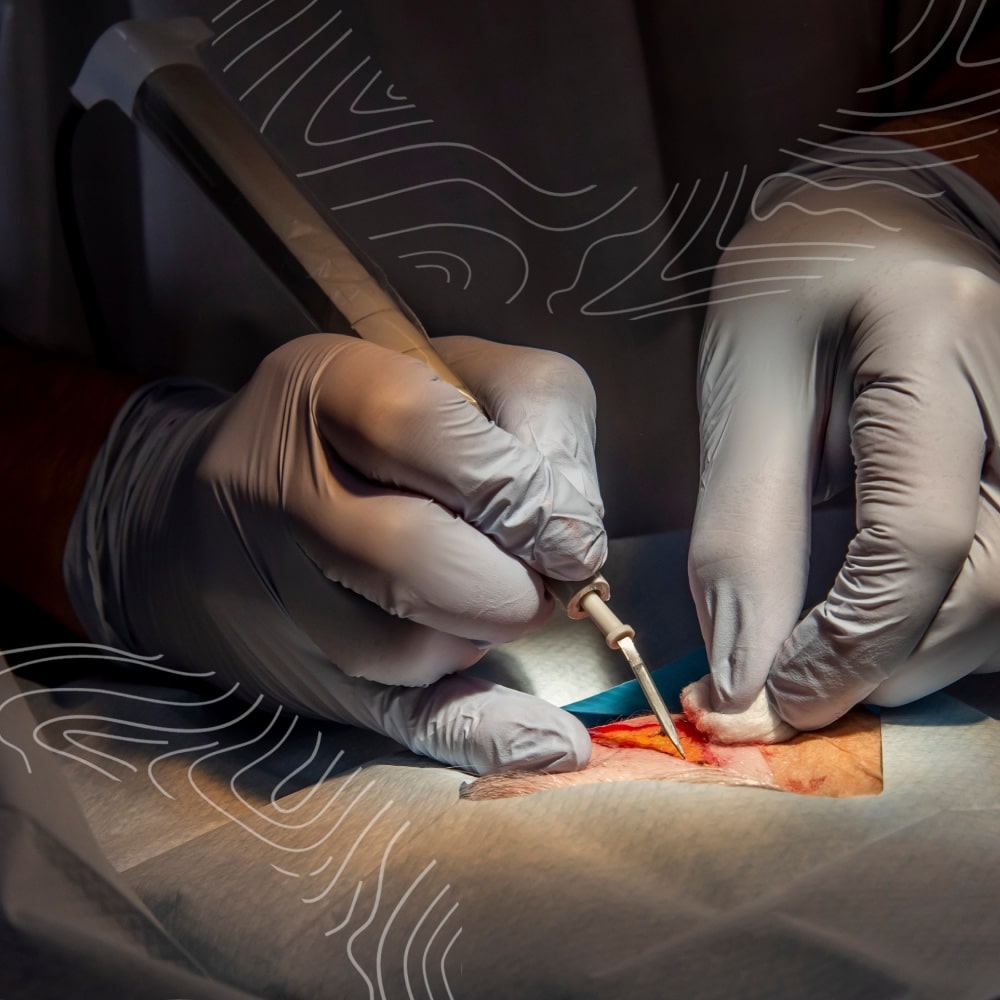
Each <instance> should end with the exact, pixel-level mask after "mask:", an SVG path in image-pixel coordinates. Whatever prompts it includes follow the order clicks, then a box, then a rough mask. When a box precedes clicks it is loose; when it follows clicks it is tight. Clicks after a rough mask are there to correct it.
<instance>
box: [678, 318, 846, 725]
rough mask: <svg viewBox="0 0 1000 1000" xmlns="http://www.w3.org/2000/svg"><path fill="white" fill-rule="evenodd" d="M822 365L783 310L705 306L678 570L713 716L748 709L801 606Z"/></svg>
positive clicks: (808, 336) (819, 351)
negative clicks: (691, 505) (685, 540)
mask: <svg viewBox="0 0 1000 1000" xmlns="http://www.w3.org/2000/svg"><path fill="white" fill-rule="evenodd" d="M827 364H828V361H827V359H826V357H825V354H824V346H823V345H822V344H820V343H819V342H818V340H817V336H816V332H815V331H810V329H809V326H808V323H807V322H806V323H803V321H802V318H801V316H799V315H797V310H796V309H790V308H789V304H788V303H785V302H783V301H769V302H765V301H763V300H761V299H750V300H747V301H745V302H740V303H736V304H732V305H726V306H722V307H720V308H713V309H711V310H710V313H709V317H708V321H707V324H706V329H705V334H704V337H703V341H702V350H701V361H700V371H699V384H700V393H701V399H700V403H701V448H702V452H701V489H700V493H699V497H698V506H697V511H696V514H695V521H694V527H693V531H692V537H691V548H690V552H689V559H688V570H689V578H690V583H691V591H692V595H693V597H694V600H695V604H696V607H697V610H698V617H699V621H700V623H701V629H702V635H703V637H704V639H705V644H706V647H707V650H708V655H709V663H710V666H711V671H712V704H713V708H714V709H715V710H716V711H719V712H736V713H739V712H743V711H745V710H746V709H748V708H749V706H750V704H751V703H752V702H753V700H754V699H755V698H756V697H757V696H758V694H759V692H760V690H761V688H762V687H763V685H764V682H765V679H766V677H767V674H768V671H769V670H770V668H771V663H772V661H773V658H774V656H775V654H776V652H777V651H778V649H779V647H780V645H781V643H782V641H783V640H784V639H785V638H786V637H787V636H788V634H789V632H790V631H791V630H792V628H793V627H794V625H795V622H796V621H797V619H798V616H799V613H800V612H801V609H802V601H803V597H804V594H805V585H806V578H807V571H808V561H809V530H810V506H811V491H812V482H813V476H814V469H815V466H816V463H817V461H818V455H819V450H820V442H821V438H822V427H821V414H822V413H823V412H824V410H825V393H826V391H827V389H826V385H827V382H828V379H827V375H826V366H827Z"/></svg>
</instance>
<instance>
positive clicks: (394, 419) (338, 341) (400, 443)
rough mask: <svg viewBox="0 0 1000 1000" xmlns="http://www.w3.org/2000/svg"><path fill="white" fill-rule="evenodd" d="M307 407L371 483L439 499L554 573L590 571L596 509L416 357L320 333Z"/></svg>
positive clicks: (600, 549) (599, 533)
mask: <svg viewBox="0 0 1000 1000" xmlns="http://www.w3.org/2000/svg"><path fill="white" fill-rule="evenodd" d="M329 341H330V342H331V343H330V344H329V346H328V351H327V357H326V360H325V363H324V365H323V368H322V371H321V373H320V374H319V377H318V378H317V380H316V383H315V390H314V400H313V404H312V405H313V413H314V416H315V419H316V421H317V424H318V426H319V429H320V431H321V433H322V435H323V437H324V439H325V440H326V441H327V442H328V444H329V445H330V446H331V447H332V448H333V449H334V450H335V451H336V452H337V454H338V455H339V456H340V457H341V458H342V459H343V460H344V461H346V462H347V463H349V464H350V465H351V466H352V467H353V468H355V469H356V470H357V471H359V472H360V473H361V474H362V475H364V476H366V477H367V478H368V479H371V480H373V481H375V482H378V483H382V484H385V485H390V486H394V487H396V488H398V489H403V490H409V491H412V492H416V493H419V494H422V495H424V496H427V497H429V498H431V499H433V500H436V501H438V502H439V503H441V504H443V505H444V506H445V507H447V508H448V509H450V510H451V511H453V512H454V513H456V514H458V515H459V516H461V517H462V518H463V519H464V520H466V521H468V522H469V523H470V524H472V525H474V526H475V527H476V528H478V529H479V530H480V531H482V532H484V533H485V534H487V535H489V536H490V537H491V538H493V539H494V540H495V541H496V542H497V543H498V544H499V545H500V546H501V547H502V548H503V549H505V550H506V551H507V552H509V553H511V554H512V555H515V556H517V557H519V558H521V559H523V560H524V561H525V562H526V563H527V564H528V565H530V566H531V567H532V568H534V569H536V570H538V571H539V572H541V573H544V574H546V575H548V576H552V577H554V578H556V579H582V578H584V577H586V576H589V575H591V574H592V573H594V572H596V571H597V569H599V568H600V566H601V565H602V564H603V561H604V557H605V554H606V536H605V532H604V528H603V525H602V523H601V519H600V517H599V515H598V513H597V512H596V511H595V509H594V507H593V505H592V504H591V503H590V502H589V501H588V500H587V498H586V497H585V496H584V495H583V494H582V493H581V491H580V490H578V489H577V488H576V487H575V486H574V485H573V484H572V483H571V482H570V481H569V480H568V479H567V478H566V477H565V476H564V475H562V474H561V473H560V472H559V470H558V469H557V468H556V467H555V465H554V463H553V462H552V461H550V460H549V459H548V458H547V457H546V456H545V455H544V454H542V452H541V451H540V450H539V449H538V448H537V447H535V446H533V445H532V444H531V443H526V442H524V441H522V440H519V439H518V438H517V437H515V436H514V435H513V434H511V433H509V432H508V431H506V430H505V429H503V428H502V427H500V426H498V425H497V424H495V423H493V422H491V421H490V420H488V419H487V418H486V417H484V416H483V415H482V414H481V413H480V412H479V411H478V410H476V408H475V407H473V406H470V405H469V403H468V402H467V401H466V400H465V399H464V398H463V397H462V395H461V394H460V393H459V392H458V391H457V390H456V389H455V388H454V387H453V386H450V385H447V384H446V383H444V382H442V381H441V380H439V379H438V378H437V377H436V376H435V375H434V374H433V373H432V372H431V371H430V370H429V369H428V368H427V366H425V365H424V364H422V363H421V362H419V361H415V360H414V359H411V358H408V357H405V356H403V355H399V354H395V353H393V352H390V351H386V350H384V349H383V348H380V347H377V346H375V345H373V344H368V343H365V342H363V341H357V340H352V339H348V338H329Z"/></svg>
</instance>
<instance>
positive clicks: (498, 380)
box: [81, 334, 606, 773]
mask: <svg viewBox="0 0 1000 1000" xmlns="http://www.w3.org/2000/svg"><path fill="white" fill-rule="evenodd" d="M435 345H436V347H437V348H438V350H439V351H440V353H441V354H442V356H443V357H444V358H445V360H446V362H447V363H449V364H450V365H451V366H452V367H453V368H454V370H455V371H456V372H457V373H458V374H459V375H460V377H461V378H462V379H463V380H464V381H465V382H466V383H467V384H468V385H469V387H470V388H471V389H472V390H473V392H474V394H475V395H476V397H477V398H478V399H479V400H480V401H481V403H482V404H483V405H484V407H485V409H486V411H487V412H488V413H489V414H490V415H491V416H492V418H493V419H494V420H495V421H496V423H493V422H491V421H490V420H488V419H486V418H485V417H483V416H482V415H481V414H480V413H479V412H478V411H477V410H476V409H475V408H474V407H472V406H470V405H469V404H468V403H467V402H466V401H465V400H464V399H463V398H462V397H461V396H460V394H459V393H458V392H457V391H456V390H455V389H454V388H453V387H451V386H449V385H447V384H445V383H443V382H441V381H439V380H438V379H437V378H436V376H434V375H433V374H432V373H431V372H430V370H429V369H428V368H427V367H426V366H424V365H423V364H422V363H420V362H418V361H415V360H413V359H410V358H407V357H404V356H402V355H398V354H395V353H392V352H389V351H386V350H384V349H383V348H380V347H377V346H375V345H372V344H369V343H366V342H364V341H361V340H358V339H356V338H353V337H344V336H335V335H328V334H318V335H314V336H307V337H302V338H300V339H298V340H295V341H292V342H290V343H288V344H286V345H284V346H282V347H280V348H279V349H278V350H276V351H274V352H273V353H272V354H271V355H269V356H268V357H267V358H266V359H265V360H264V361H263V362H262V364H261V365H260V367H259V368H258V370H257V372H256V373H255V375H254V376H253V378H252V379H251V380H250V382H249V383H248V384H247V385H246V386H245V387H244V388H243V389H242V390H241V391H240V392H239V393H237V394H236V395H235V396H233V397H232V398H229V399H227V400H226V401H224V402H222V403H221V404H217V405H214V406H209V407H205V406H202V405H201V404H200V403H198V402H197V401H195V400H193V399H192V400H188V399H186V397H185V394H184V393H183V392H181V393H178V392H177V391H176V390H173V391H172V390H171V387H170V386H165V387H163V388H162V391H160V392H159V396H160V397H161V398H160V399H159V400H158V401H157V400H155V399H153V397H147V401H146V402H145V403H143V404H142V406H144V407H145V409H144V411H143V412H142V413H141V414H133V415H132V417H131V418H128V417H126V418H125V424H128V423H129V420H131V423H132V425H136V423H137V422H138V423H142V424H144V427H143V430H142V438H141V440H140V441H139V443H138V444H137V445H136V447H135V448H132V449H131V452H132V453H133V457H132V458H127V457H126V458H125V459H122V460H120V461H119V463H118V464H119V467H122V462H125V463H126V466H127V463H128V462H131V466H130V467H128V468H127V471H128V473H129V475H130V476H132V477H133V478H134V479H135V482H133V483H131V484H130V485H129V486H128V490H127V492H128V494H129V496H130V498H131V499H129V501H128V503H127V504H126V506H125V511H124V513H122V514H120V515H116V517H117V519H118V521H119V523H120V524H123V525H124V528H123V529H119V530H118V532H117V534H116V536H114V537H118V538H121V539H122V542H121V543H120V546H121V548H120V551H116V552H114V553H112V556H113V558H109V557H108V553H107V552H105V553H103V555H102V558H104V560H105V562H108V563H114V568H113V570H111V571H108V570H103V571H102V573H101V574H100V575H101V576H102V577H103V578H104V579H112V578H113V579H114V580H117V581H125V582H126V583H125V586H124V587H119V589H118V590H117V591H114V593H111V591H112V590H113V588H111V587H106V588H105V597H104V603H105V618H106V620H107V621H108V622H110V623H111V626H112V628H111V631H110V633H108V634H109V635H110V637H112V638H113V637H114V634H115V633H117V634H118V635H119V636H120V637H121V639H122V641H125V642H127V643H128V644H129V645H131V646H132V647H133V648H138V649H141V650H143V651H147V652H157V653H159V652H162V653H165V654H167V655H168V657H169V658H170V659H172V660H173V661H175V662H181V663H184V664H186V665H187V666H189V667H192V668H200V669H204V668H206V667H208V668H212V669H214V670H215V671H216V673H217V676H216V678H215V680H216V681H217V682H219V683H222V684H226V683H230V682H233V681H238V682H239V683H241V684H242V685H243V686H244V691H245V692H246V693H247V694H249V695H255V694H258V693H263V694H265V695H268V696H270V697H272V698H273V699H275V700H277V701H279V702H281V703H283V704H285V705H289V706H291V707H292V708H294V709H295V710H297V711H299V712H302V713H306V714H312V715H317V716H321V717H327V718H332V719H334V720H337V721H342V722H347V723H351V724H355V725H360V726H364V727H367V728H371V729H374V730H376V731H379V732H381V733H384V734H386V735H389V736H391V737H392V738H394V739H396V740H398V741H399V742H401V743H403V744H404V745H405V746H407V747H410V748H411V749H413V750H415V751H417V752H419V753H423V754H427V755H429V756H432V757H435V758H437V759H438V760H440V761H443V762H446V763H449V764H455V765H457V766H459V767H462V768H466V769H468V770H471V771H474V772H476V773H487V772H490V771H497V770H502V769H506V768H511V767H521V768H538V769H549V770H572V769H575V768H579V767H582V766H584V764H585V763H586V761H587V759H588V756H589V748H590V741H589V739H588V737H587V734H586V731H585V730H584V728H583V726H582V725H581V724H580V723H578V722H577V721H576V720H575V719H574V718H573V717H572V716H570V715H569V714H568V713H565V712H563V711H561V710H560V709H557V708H555V707H553V706H552V705H549V704H547V703H545V702H543V701H541V700H540V699H537V698H533V697H530V696H528V695H526V694H523V693H520V692H516V691H511V690H508V689H505V688H503V687H501V686H499V685H496V684H493V683H490V682H486V681H483V680H480V679H476V678H471V677H465V676H463V675H461V674H455V673H454V672H455V671H461V670H462V669H463V668H465V667H468V666H470V665H471V664H473V663H475V662H476V661H477V660H478V659H479V658H480V657H481V656H482V655H483V654H484V652H485V650H486V649H487V648H488V647H489V646H490V645H491V644H493V643H500V642H505V641H508V640H511V639H514V638H516V637H518V636H520V635H522V634H523V633H525V632H527V631H528V630H531V629H535V628H537V627H539V626H540V625H542V624H543V623H544V621H545V620H546V619H547V618H548V616H549V615H550V613H551V612H552V610H553V602H552V599H551V598H550V597H549V595H548V594H547V593H546V591H545V588H544V586H543V583H542V581H541V579H540V576H539V574H542V573H544V574H546V575H549V576H552V577H555V578H558V579H583V578H586V577H587V576H589V575H591V574H592V573H594V572H596V571H597V570H598V569H599V568H600V566H601V565H602V563H603V561H604V558H605V554H606V536H605V533H604V530H603V526H602V523H601V515H602V505H601V499H600V494H599V491H598V486H597V478H596V470H595V463H594V454H593V443H594V432H595V417H594V410H595V404H594V396H593V390H592V388H591V386H590V383H589V381H588V380H587V378H586V376H585V375H584V373H583V372H582V370H581V369H580V368H579V367H578V366H577V365H576V364H575V363H573V362H571V361H570V360H569V359H567V358H564V357H562V356H559V355H555V354H551V353H548V352H543V351H535V350H531V349H525V348H515V347H509V346H504V345H498V344H491V343H487V342H485V341H480V340H474V339H472V338H465V337H453V338H440V339H438V340H436V341H435ZM156 395H157V392H156V390H155V387H154V392H153V396H156ZM195 396H197V392H195ZM123 426H124V425H123ZM163 428H167V429H168V432H167V431H163V430H162V429H163ZM118 433H119V435H121V433H123V432H122V430H121V429H119V432H118ZM112 438H114V434H113V435H112ZM139 448H141V449H142V450H143V453H144V454H145V455H146V456H147V458H146V459H142V456H141V455H140V456H139V458H136V457H134V456H135V454H138V449H139ZM113 450H114V449H113ZM117 451H118V453H119V454H121V453H123V452H128V451H130V449H129V448H123V447H122V446H120V445H119V446H117ZM106 464H107V462H106ZM107 478H108V482H109V483H111V484H112V486H110V487H105V489H104V493H105V494H107V493H108V492H109V490H113V489H115V488H119V489H120V487H115V486H114V485H113V484H114V481H115V480H114V476H109V477H107ZM120 478H121V476H120V475H119V479H120ZM107 506H108V504H107V501H106V499H105V507H107ZM112 506H113V505H112ZM107 536H108V537H112V536H111V533H110V532H109V533H107ZM105 544H106V545H107V544H111V545H115V544H118V543H115V542H111V543H107V542H105ZM97 547H98V548H99V546H97ZM91 548H92V549H93V548H95V546H93V545H92V546H91ZM91 561H93V558H92V559H91ZM92 575H93V574H92ZM115 600H119V601H120V604H119V606H117V607H116V606H115ZM83 617H84V616H83V615H81V618H83ZM446 675H451V676H446Z"/></svg>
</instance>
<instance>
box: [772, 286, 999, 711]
mask: <svg viewBox="0 0 1000 1000" xmlns="http://www.w3.org/2000/svg"><path fill="white" fill-rule="evenodd" d="M932 287H933V286H932ZM947 291H948V289H947V288H933V294H934V298H933V303H934V308H929V307H928V304H927V302H925V301H924V300H923V298H922V297H920V296H918V295H916V294H914V292H913V290H912V289H911V290H909V294H908V293H907V289H905V288H902V289H896V290H895V292H896V293H895V296H894V297H891V298H890V299H889V301H888V302H884V303H883V302H877V303H876V304H875V305H874V306H872V307H871V309H870V313H869V314H868V315H867V316H862V317H861V318H860V320H859V333H858V334H857V336H856V338H855V341H854V344H853V347H852V352H853V360H852V366H853V367H854V369H855V371H856V375H855V381H856V384H857V386H858V387H859V392H858V395H857V397H856V399H855V401H854V404H853V406H852V409H851V430H852V448H853V451H854V455H855V463H856V467H857V521H858V533H857V535H856V536H855V538H854V540H853V541H852V543H851V545H850V547H849V549H848V553H847V557H846V559H845V562H844V565H843V567H842V569H841V571H840V573H839V574H838V576H837V578H836V581H835V583H834V585H833V588H832V590H831V591H830V594H829V596H828V598H827V600H826V601H824V602H823V603H822V604H821V605H819V606H818V607H816V608H814V609H813V610H812V611H811V612H810V614H809V615H808V616H807V617H806V618H805V619H804V620H803V621H802V622H801V623H800V624H799V625H798V626H797V627H796V628H795V630H794V632H793V633H792V634H791V636H790V637H789V639H788V641H787V642H786V643H785V644H784V645H783V647H782V649H781V652H780V654H779V656H778V657H777V659H776V660H775V664H774V667H773V669H772V671H771V674H770V677H769V681H768V684H769V689H770V692H771V696H772V699H773V701H774V703H775V705H776V706H777V708H778V711H779V712H780V713H781V716H782V717H783V718H784V719H786V720H787V721H788V722H790V723H791V724H792V725H794V726H796V727H798V728H800V729H815V728H819V727H820V726H824V725H827V724H828V723H830V722H832V721H833V720H835V719H836V718H838V717H839V716H840V715H842V714H843V713H844V712H846V711H847V710H848V709H849V708H850V707H851V706H852V705H854V704H855V703H857V702H858V701H860V700H862V699H863V698H865V697H867V696H868V695H869V694H870V693H871V691H873V690H874V689H875V688H876V687H877V686H878V685H879V684H880V683H881V682H882V681H883V680H885V679H886V678H887V677H888V676H890V675H892V674H893V673H894V672H895V671H896V670H897V669H898V668H899V667H900V666H901V665H902V664H903V663H904V662H905V661H906V659H907V658H908V657H909V656H910V655H911V653H912V652H913V650H914V648H915V647H916V645H917V643H918V642H919V641H920V639H921V637H922V635H923V634H924V632H925V631H926V630H927V628H928V626H929V625H930V623H931V620H932V619H933V617H934V616H935V614H937V612H938V609H939V608H940V607H941V605H942V603H943V601H944V600H945V597H946V595H947V593H948V591H949V589H950V588H951V586H952V584H953V582H954V581H955V578H956V577H957V575H958V573H959V571H960V570H961V569H962V566H963V564H964V563H965V561H966V557H967V556H968V555H969V552H970V547H971V546H972V541H973V537H974V533H975V528H976V518H977V503H978V497H979V483H980V476H981V474H982V472H983V459H984V449H985V439H986V435H985V430H984V415H983V413H982V412H981V409H980V400H981V399H982V398H983V397H982V396H981V394H980V393H978V392H977V391H975V388H974V386H973V385H971V384H970V377H969V371H970V368H969V365H968V364H967V363H966V361H967V358H966V357H965V356H964V355H965V352H966V346H967V341H966V340H965V336H966V335H968V336H969V337H971V338H976V337H981V336H982V334H983V332H984V328H985V327H986V325H987V324H989V323H991V322H992V320H991V318H990V316H989V315H988V314H987V313H985V312H984V311H983V310H982V308H981V303H979V302H978V301H977V300H976V298H975V297H974V296H970V295H967V294H966V295H956V294H955V289H951V293H952V294H951V295H950V296H948V295H947V294H946V293H947ZM995 333H996V331H991V333H990V336H991V337H994V338H995Z"/></svg>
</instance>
